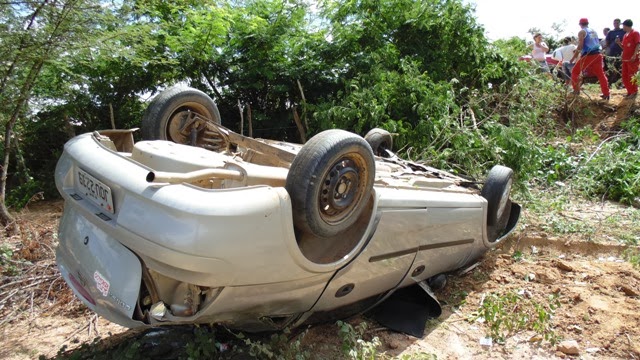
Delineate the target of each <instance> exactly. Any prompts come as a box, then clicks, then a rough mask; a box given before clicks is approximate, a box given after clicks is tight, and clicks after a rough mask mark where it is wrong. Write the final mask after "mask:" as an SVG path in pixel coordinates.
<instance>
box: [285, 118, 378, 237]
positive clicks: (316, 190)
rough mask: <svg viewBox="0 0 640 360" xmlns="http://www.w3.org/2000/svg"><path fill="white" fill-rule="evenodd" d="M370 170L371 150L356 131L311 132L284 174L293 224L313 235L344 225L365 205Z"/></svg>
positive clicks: (326, 233)
mask: <svg viewBox="0 0 640 360" xmlns="http://www.w3.org/2000/svg"><path fill="white" fill-rule="evenodd" d="M374 176H375V162H374V158H373V153H372V151H371V148H370V147H369V145H368V144H367V142H366V141H365V140H364V139H363V138H362V137H360V136H357V135H355V134H352V133H350V132H347V131H344V130H337V129H334V130H326V131H323V132H321V133H319V134H318V135H316V136H314V137H312V138H311V139H310V140H309V141H308V142H307V143H306V144H305V145H304V146H303V147H302V148H301V149H300V152H299V153H298V154H297V155H296V157H295V158H294V159H293V162H292V163H291V168H290V169H289V174H288V175H287V181H286V189H287V191H288V192H289V195H290V196H291V206H292V211H293V222H294V226H295V227H296V228H297V229H298V230H301V231H305V232H308V233H311V234H313V235H315V236H319V237H331V236H334V235H337V234H339V233H341V232H343V231H345V230H347V229H348V228H349V227H351V226H352V225H353V224H354V223H355V222H356V221H357V220H358V217H359V216H360V215H361V213H362V211H363V210H364V209H365V207H366V204H367V202H368V200H369V197H370V196H371V190H372V189H373V181H374Z"/></svg>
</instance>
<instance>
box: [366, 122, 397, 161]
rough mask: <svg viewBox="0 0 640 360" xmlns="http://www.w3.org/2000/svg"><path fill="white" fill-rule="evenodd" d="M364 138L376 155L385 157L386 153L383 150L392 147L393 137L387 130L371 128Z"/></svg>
mask: <svg viewBox="0 0 640 360" xmlns="http://www.w3.org/2000/svg"><path fill="white" fill-rule="evenodd" d="M364 139H365V140H367V142H368V143H369V146H371V150H373V153H374V154H376V155H377V156H382V157H387V156H388V154H387V152H386V151H385V150H391V149H393V138H392V137H391V133H389V132H388V131H387V130H384V129H380V128H373V129H371V130H369V132H368V133H367V135H365V136H364Z"/></svg>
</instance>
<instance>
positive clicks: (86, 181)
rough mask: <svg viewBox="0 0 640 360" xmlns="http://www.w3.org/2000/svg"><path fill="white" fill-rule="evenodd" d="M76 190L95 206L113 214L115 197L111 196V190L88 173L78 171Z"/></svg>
mask: <svg viewBox="0 0 640 360" xmlns="http://www.w3.org/2000/svg"><path fill="white" fill-rule="evenodd" d="M76 189H77V190H78V192H80V194H81V195H85V196H86V197H87V199H89V200H91V201H92V202H93V203H94V204H96V205H98V206H100V207H101V208H103V209H104V210H106V211H108V212H110V213H111V214H113V213H114V212H115V209H114V208H113V197H112V196H111V188H109V187H108V186H107V185H105V184H104V183H103V182H101V181H100V180H98V179H96V178H94V177H93V176H91V175H89V174H88V173H87V172H86V171H84V170H80V169H78V178H77V181H76Z"/></svg>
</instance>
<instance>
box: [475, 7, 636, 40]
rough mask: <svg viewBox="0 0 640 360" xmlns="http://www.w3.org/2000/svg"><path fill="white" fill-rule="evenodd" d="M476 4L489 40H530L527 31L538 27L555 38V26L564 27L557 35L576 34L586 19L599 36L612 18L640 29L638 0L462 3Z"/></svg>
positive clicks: (479, 17)
mask: <svg viewBox="0 0 640 360" xmlns="http://www.w3.org/2000/svg"><path fill="white" fill-rule="evenodd" d="M463 1H464V2H466V3H468V4H472V5H475V7H476V19H477V20H478V23H480V24H482V25H483V26H484V28H485V33H486V35H487V38H489V39H490V40H497V39H508V38H511V37H512V36H518V37H521V38H525V39H526V40H527V41H529V40H532V39H531V35H530V34H529V33H528V32H527V31H528V30H529V29H530V28H533V27H537V28H539V29H540V30H542V33H548V34H551V35H554V36H555V35H557V33H556V32H555V31H554V30H553V29H552V28H551V26H552V25H553V24H554V23H560V24H564V32H562V33H560V34H559V35H560V36H567V35H577V34H578V31H580V27H579V26H578V21H579V20H580V18H583V17H586V18H588V19H589V26H590V27H592V28H593V29H594V30H596V31H597V32H598V35H600V36H602V29H604V28H605V27H610V28H613V19H615V18H619V19H621V20H622V21H624V20H625V19H631V20H632V21H633V22H634V26H633V28H634V29H635V30H640V1H639V0H613V1H611V0H599V1H598V0H533V1H520V0H463Z"/></svg>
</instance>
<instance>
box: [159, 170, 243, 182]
mask: <svg viewBox="0 0 640 360" xmlns="http://www.w3.org/2000/svg"><path fill="white" fill-rule="evenodd" d="M211 178H218V179H230V180H237V181H242V180H244V178H245V174H244V173H243V172H242V171H238V170H227V169H202V170H196V171H191V172H188V173H178V172H165V171H150V172H149V173H148V174H147V182H148V183H168V184H180V183H183V182H194V181H199V180H206V179H211Z"/></svg>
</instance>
